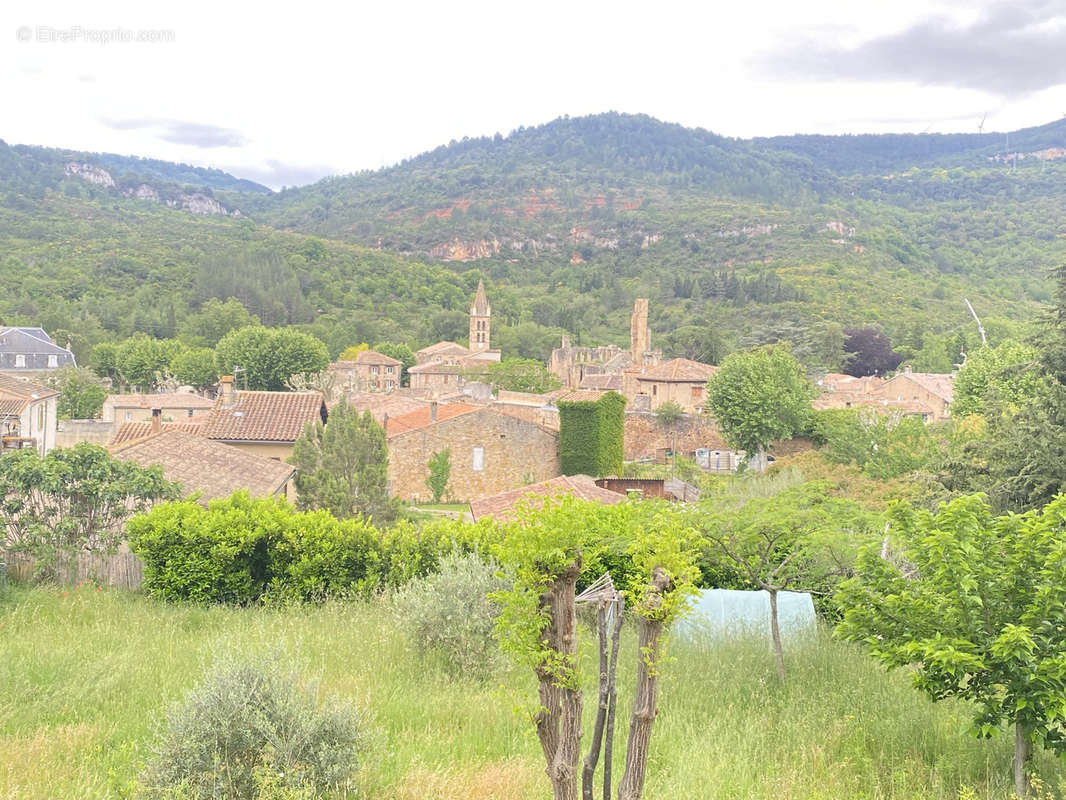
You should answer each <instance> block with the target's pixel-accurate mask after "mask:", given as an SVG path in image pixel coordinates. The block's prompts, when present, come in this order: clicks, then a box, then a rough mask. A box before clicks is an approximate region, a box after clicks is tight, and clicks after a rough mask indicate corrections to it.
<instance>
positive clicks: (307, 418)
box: [200, 375, 327, 461]
mask: <svg viewBox="0 0 1066 800" xmlns="http://www.w3.org/2000/svg"><path fill="white" fill-rule="evenodd" d="M220 385H221V387H222V392H221V394H220V396H219V398H218V402H217V404H216V405H215V407H214V408H213V409H211V411H210V412H208V415H207V417H206V419H205V420H204V422H203V424H202V425H201V427H200V434H201V435H202V436H204V437H206V438H208V439H213V440H214V441H216V442H223V443H224V444H228V445H233V446H234V447H238V448H240V449H241V450H244V451H246V452H249V453H255V454H256V455H260V456H265V457H267V458H272V459H274V460H275V461H286V460H287V459H288V457H289V456H290V455H291V454H292V446H293V445H294V444H295V443H296V440H297V439H298V438H299V437H300V434H301V433H303V429H304V426H305V425H307V423H309V422H323V423H324V422H325V421H326V413H327V412H326V401H325V399H324V398H323V397H322V395H321V394H319V393H318V392H247V391H235V390H234V388H233V376H232V375H223V376H222V378H221V379H220Z"/></svg>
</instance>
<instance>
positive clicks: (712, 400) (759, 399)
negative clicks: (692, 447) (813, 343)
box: [707, 345, 814, 470]
mask: <svg viewBox="0 0 1066 800" xmlns="http://www.w3.org/2000/svg"><path fill="white" fill-rule="evenodd" d="M813 395H814V386H813V385H812V384H811V382H810V381H809V380H807V377H806V376H805V375H804V373H803V367H802V366H801V365H800V363H799V362H798V361H796V359H795V358H794V357H793V355H792V351H791V350H790V349H789V348H788V347H787V346H785V345H769V346H766V347H759V348H756V349H755V350H749V351H748V352H746V353H733V354H732V355H730V356H728V357H727V358H726V359H725V361H723V362H722V366H721V369H719V370H718V372H717V373H715V375H714V376H712V377H711V379H710V380H709V381H707V407H708V408H709V409H710V411H711V413H712V414H714V418H715V419H716V420H717V421H718V425H719V427H720V428H721V429H722V434H723V435H724V436H725V439H726V441H727V442H728V443H729V444H730V446H732V447H733V448H735V449H738V450H744V451H745V452H746V453H747V460H748V463H749V464H750V463H752V462H753V461H754V463H755V466H756V469H760V470H761V469H762V468H763V467H764V463H763V462H764V460H765V453H766V448H767V447H768V446H769V444H770V442H772V441H773V440H774V439H785V438H788V437H790V436H793V435H795V434H796V433H798V432H800V431H801V430H802V429H803V427H804V426H805V425H806V423H807V421H808V419H809V417H810V412H811V398H812V397H813Z"/></svg>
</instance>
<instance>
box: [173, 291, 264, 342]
mask: <svg viewBox="0 0 1066 800" xmlns="http://www.w3.org/2000/svg"><path fill="white" fill-rule="evenodd" d="M258 324H259V317H257V316H255V314H251V313H249V311H248V309H246V308H245V307H244V305H243V304H242V303H241V301H240V300H238V299H237V298H236V297H230V298H228V299H227V300H226V302H222V301H221V300H219V299H218V298H217V297H211V298H209V299H208V300H207V301H206V302H205V303H204V304H203V305H202V306H201V307H200V312H199V313H198V314H193V315H191V316H189V317H188V318H186V320H185V323H184V324H183V325H182V327H181V334H182V338H183V339H187V340H188V341H189V342H190V343H191V344H196V345H203V346H206V347H214V346H215V345H217V344H218V343H219V342H220V341H221V340H222V337H223V336H225V335H226V334H227V333H229V332H230V331H235V330H238V329H239V328H245V327H247V326H249V325H258Z"/></svg>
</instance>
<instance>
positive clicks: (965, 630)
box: [837, 495, 1066, 797]
mask: <svg viewBox="0 0 1066 800" xmlns="http://www.w3.org/2000/svg"><path fill="white" fill-rule="evenodd" d="M1064 518H1066V498H1064V497H1059V498H1057V499H1056V500H1055V501H1054V502H1052V503H1051V504H1049V505H1048V506H1047V507H1046V508H1045V509H1043V511H1030V512H1028V513H1026V514H1023V515H1008V516H1002V517H994V516H993V514H992V511H991V509H990V507H989V505H988V502H987V501H986V500H985V498H984V497H983V496H982V495H971V496H967V497H960V498H958V499H956V500H954V501H952V502H951V503H948V504H947V505H945V506H943V507H942V508H941V509H940V510H939V511H938V512H937V513H936V514H931V513H929V512H924V511H915V510H913V509H910V508H908V507H906V506H903V505H897V506H896V507H895V508H894V511H893V513H892V527H891V531H890V533H891V538H890V540H889V544H890V547H889V548H888V557H884V556H882V553H881V549H880V548H878V547H876V546H875V547H872V548H870V549H869V550H867V551H866V552H865V554H864V555H863V556H862V557H861V558H860V559H859V563H858V569H857V574H856V576H855V577H854V578H853V579H851V580H848V581H846V582H845V583H844V584H842V586H841V588H840V593H839V595H838V601H839V603H840V604H841V606H842V607H843V608H844V609H846V610H845V612H844V620H843V622H841V623H840V625H839V627H838V628H837V632H838V634H839V635H840V636H842V637H843V638H845V639H849V640H852V641H858V642H862V643H863V644H865V645H866V646H867V647H868V648H869V649H870V652H871V654H872V655H873V656H874V657H875V658H877V659H879V660H880V661H881V662H883V663H884V664H886V665H887V666H889V667H904V668H906V669H908V670H910V671H912V673H913V675H914V681H915V685H916V686H917V687H918V688H919V689H921V690H922V691H924V692H926V693H927V694H929V695H930V697H932V698H933V699H934V700H941V699H943V698H946V697H961V698H964V699H966V700H969V701H971V702H972V703H973V707H974V711H975V714H974V722H973V728H972V731H973V733H974V734H975V735H977V736H979V737H988V736H991V735H993V734H994V733H995V732H996V731H997V730H998V729H999V728H1000V727H1001V726H1002V725H1004V724H1007V725H1011V726H1013V727H1014V733H1015V746H1014V783H1015V792H1016V793H1017V794H1018V795H1019V796H1020V797H1024V796H1025V795H1026V794H1027V791H1028V789H1029V776H1028V774H1027V772H1026V764H1027V762H1028V760H1029V758H1030V756H1031V752H1032V746H1033V744H1034V743H1037V742H1038V743H1041V744H1043V745H1044V746H1045V747H1048V748H1050V749H1052V750H1054V751H1056V752H1059V753H1061V752H1063V751H1066V736H1064V734H1063V729H1062V724H1061V721H1062V716H1063V698H1064V697H1066V655H1064V653H1066V629H1064V627H1063V624H1062V609H1063V606H1064V604H1066V548H1064V547H1063V546H1062V533H1061V531H1062V520H1063V519H1064Z"/></svg>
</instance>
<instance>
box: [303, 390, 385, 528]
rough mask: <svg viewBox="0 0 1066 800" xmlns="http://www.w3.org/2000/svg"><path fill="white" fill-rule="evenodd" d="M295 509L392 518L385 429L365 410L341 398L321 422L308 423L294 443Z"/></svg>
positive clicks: (338, 514)
mask: <svg viewBox="0 0 1066 800" xmlns="http://www.w3.org/2000/svg"><path fill="white" fill-rule="evenodd" d="M289 463H290V464H293V465H294V466H295V467H296V469H297V473H296V490H297V492H298V500H297V507H298V508H300V509H302V510H307V509H319V508H324V509H326V510H328V511H329V512H330V513H332V514H333V516H335V517H337V518H338V519H346V518H348V517H355V516H360V517H362V518H363V519H371V518H373V519H374V520H377V521H378V522H382V523H387V522H391V521H392V520H393V519H395V518H396V513H397V509H396V503H394V502H393V501H392V500H390V499H389V494H388V475H387V473H388V463H389V457H388V451H387V450H386V447H385V431H384V429H383V428H382V427H381V426H380V425H378V424H377V422H375V421H374V418H373V417H372V416H371V415H370V412H369V411H365V412H363V414H361V415H360V414H359V412H358V411H356V410H355V409H353V408H352V407H351V406H349V405H348V404H347V403H346V402H341V403H340V404H339V405H338V406H337V407H336V408H334V409H333V411H332V412H331V413H330V415H329V419H328V420H327V421H326V423H325V425H323V424H322V423H320V422H314V423H308V424H307V425H306V426H305V427H304V432H303V433H302V434H301V435H300V438H298V439H297V440H296V443H295V444H294V445H293V449H292V455H291V456H290V457H289Z"/></svg>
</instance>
